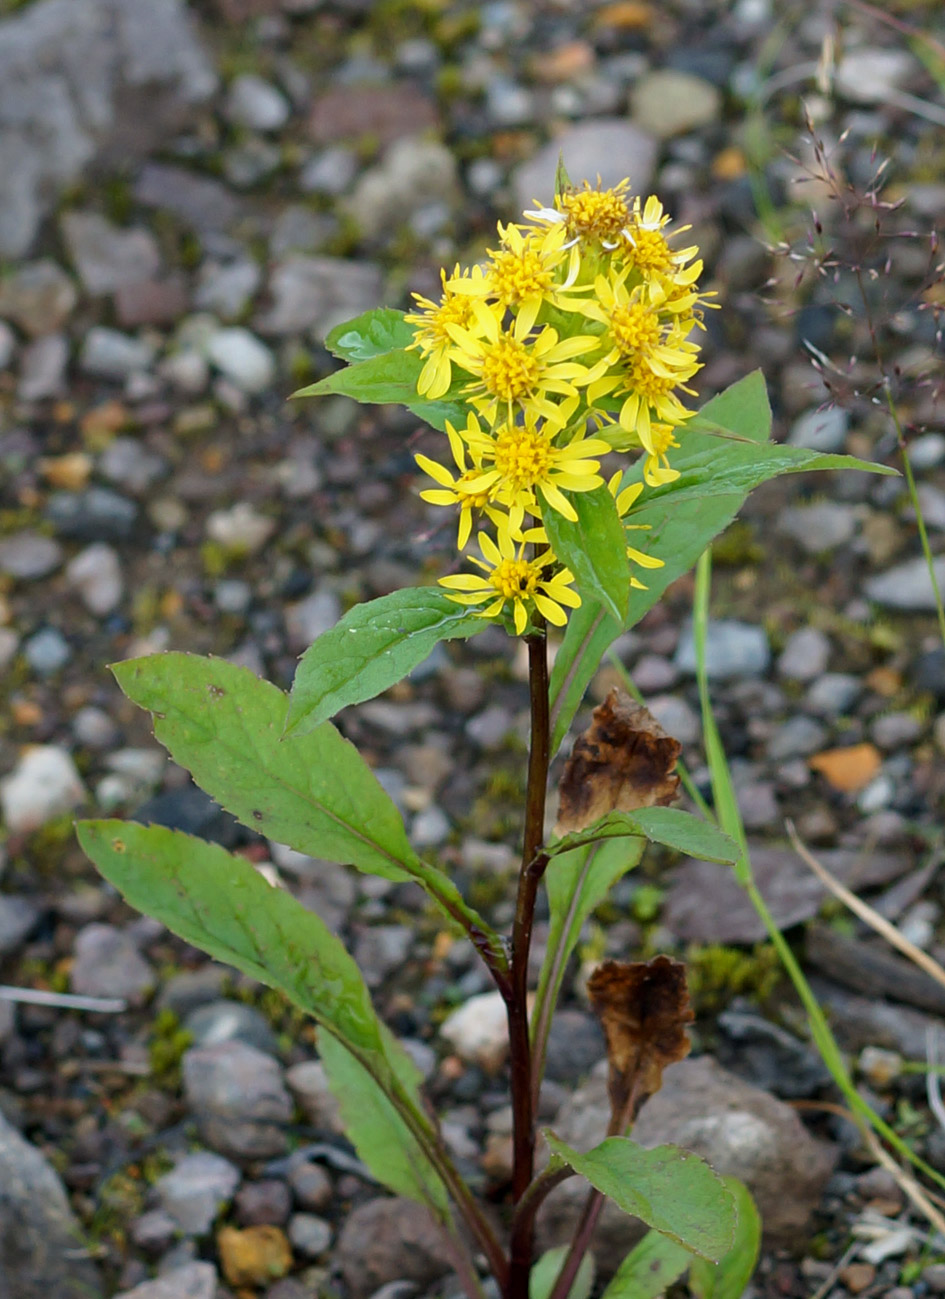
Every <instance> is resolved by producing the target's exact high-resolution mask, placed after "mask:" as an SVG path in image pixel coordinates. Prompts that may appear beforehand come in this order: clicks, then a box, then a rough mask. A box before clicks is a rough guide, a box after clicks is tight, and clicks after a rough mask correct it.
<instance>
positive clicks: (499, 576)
mask: <svg viewBox="0 0 945 1299" xmlns="http://www.w3.org/2000/svg"><path fill="white" fill-rule="evenodd" d="M540 577H541V573H540V571H539V570H538V569H537V568H536V567H535V565H534V564H530V563H529V562H528V561H527V560H525V559H503V560H502V562H501V563H500V564H497V565H496V567H495V568H494V569H493V570H492V572H491V573H490V574H489V581H490V582H491V583H492V585H493V586H494V587H495V589H496V590H497V591H498V592H499V594H500V595H501V596H503V597H504V599H506V600H520V599H522V598H527V597H528V596H530V595H532V594H533V592H534V591H535V590H536V588H537V586H538V581H539V578H540Z"/></svg>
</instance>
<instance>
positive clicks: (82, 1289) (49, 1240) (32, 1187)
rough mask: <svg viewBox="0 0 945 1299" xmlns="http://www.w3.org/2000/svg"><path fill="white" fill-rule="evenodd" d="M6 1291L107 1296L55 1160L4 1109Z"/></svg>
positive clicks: (7, 1295) (1, 1267)
mask: <svg viewBox="0 0 945 1299" xmlns="http://www.w3.org/2000/svg"><path fill="white" fill-rule="evenodd" d="M0 1294H2V1296H3V1299H52V1297H53V1296H55V1299H101V1296H102V1295H103V1294H104V1291H103V1289H102V1285H101V1280H100V1278H99V1275H98V1269H97V1268H96V1267H95V1264H94V1263H93V1262H92V1261H91V1260H90V1259H89V1257H88V1255H87V1253H86V1250H85V1247H84V1245H83V1243H82V1232H81V1229H80V1227H79V1224H78V1222H77V1221H76V1219H75V1218H74V1216H73V1214H72V1210H71V1209H70V1207H69V1201H68V1199H67V1197H66V1192H65V1189H64V1187H63V1185H62V1182H61V1181H60V1180H59V1177H58V1176H57V1174H56V1173H55V1172H54V1170H53V1168H52V1165H51V1164H50V1163H49V1162H48V1160H47V1159H46V1157H45V1156H44V1155H42V1154H41V1153H40V1152H39V1151H38V1150H37V1149H36V1147H35V1146H32V1145H30V1144H29V1142H28V1141H26V1140H25V1139H24V1138H23V1137H21V1136H20V1134H19V1132H17V1130H16V1129H15V1128H14V1127H13V1126H12V1124H10V1123H9V1122H8V1121H7V1120H6V1119H5V1118H4V1116H3V1112H2V1110H0Z"/></svg>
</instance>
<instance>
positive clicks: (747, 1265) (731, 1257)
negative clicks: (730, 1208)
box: [689, 1177, 761, 1299]
mask: <svg viewBox="0 0 945 1299" xmlns="http://www.w3.org/2000/svg"><path fill="white" fill-rule="evenodd" d="M723 1181H724V1182H725V1185H726V1188H727V1189H728V1191H729V1193H730V1194H731V1195H732V1197H733V1198H734V1200H735V1209H736V1212H737V1214H738V1225H737V1226H736V1228H735V1239H734V1241H733V1242H732V1247H731V1249H730V1250H729V1251H728V1253H727V1254H726V1255H725V1257H724V1258H722V1259H721V1260H720V1261H719V1262H718V1263H709V1262H707V1261H706V1260H705V1259H702V1258H696V1259H693V1260H692V1267H691V1269H690V1272H689V1289H690V1290H691V1291H692V1293H693V1294H694V1295H695V1296H696V1299H742V1295H743V1294H744V1293H745V1287H746V1286H747V1285H748V1282H749V1281H750V1280H751V1276H752V1273H753V1272H754V1270H755V1265H756V1264H757V1262H758V1254H759V1253H760V1251H761V1215H760V1214H759V1212H758V1210H757V1208H756V1207H755V1202H754V1200H753V1199H752V1198H751V1192H750V1191H749V1190H748V1187H747V1186H745V1184H744V1183H743V1182H740V1181H739V1180H738V1178H737V1177H726V1178H723Z"/></svg>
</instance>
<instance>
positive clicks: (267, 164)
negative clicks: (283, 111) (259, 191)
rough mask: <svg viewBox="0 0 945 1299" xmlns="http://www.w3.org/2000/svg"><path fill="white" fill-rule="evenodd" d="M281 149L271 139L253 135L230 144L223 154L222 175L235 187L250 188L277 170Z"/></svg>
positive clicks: (280, 160)
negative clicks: (237, 142) (238, 142)
mask: <svg viewBox="0 0 945 1299" xmlns="http://www.w3.org/2000/svg"><path fill="white" fill-rule="evenodd" d="M281 163H282V151H281V150H280V148H279V146H278V145H277V144H275V143H274V142H273V141H271V140H264V139H262V137H261V136H258V135H254V136H251V137H250V138H249V139H247V140H243V141H242V142H241V143H240V144H234V145H231V146H230V148H229V149H227V150H226V152H225V153H224V155H223V175H224V176H225V177H226V179H227V180H228V181H229V183H230V184H231V185H232V186H234V188H236V189H252V188H253V186H254V185H258V184H259V183H260V182H261V181H264V180H265V179H266V178H267V177H269V176H272V175H273V174H274V173H275V172H276V171H278V169H279V167H280V165H281Z"/></svg>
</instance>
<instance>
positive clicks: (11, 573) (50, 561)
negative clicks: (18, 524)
mask: <svg viewBox="0 0 945 1299" xmlns="http://www.w3.org/2000/svg"><path fill="white" fill-rule="evenodd" d="M61 563H62V547H61V546H60V545H59V543H58V542H56V541H53V539H52V537H44V536H43V535H42V533H39V532H14V533H12V534H11V535H10V536H8V537H4V538H3V539H2V540H0V573H3V574H4V575H5V576H6V577H12V578H16V579H17V580H18V581H20V582H34V581H35V580H36V579H37V578H38V577H46V576H47V575H48V574H49V573H52V572H54V571H55V570H56V569H57V568H58V567H59V565H60V564H61Z"/></svg>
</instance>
